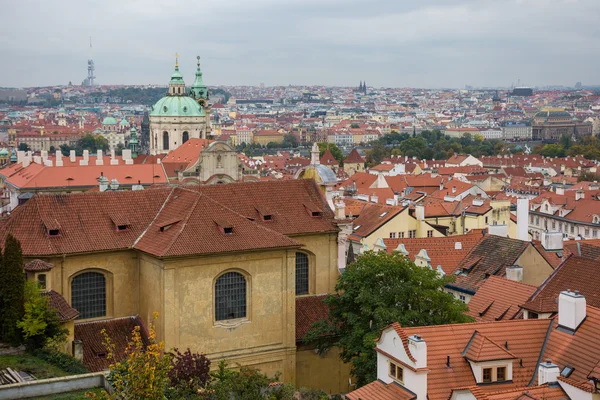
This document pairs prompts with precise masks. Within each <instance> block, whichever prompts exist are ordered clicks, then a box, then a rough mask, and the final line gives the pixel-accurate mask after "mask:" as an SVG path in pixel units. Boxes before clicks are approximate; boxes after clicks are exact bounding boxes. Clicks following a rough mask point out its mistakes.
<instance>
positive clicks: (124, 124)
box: [119, 118, 129, 126]
mask: <svg viewBox="0 0 600 400" xmlns="http://www.w3.org/2000/svg"><path fill="white" fill-rule="evenodd" d="M119 125H121V126H129V122H127V120H126V119H125V118H123V119H122V120H121V122H119Z"/></svg>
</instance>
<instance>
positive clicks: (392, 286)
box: [305, 251, 471, 386]
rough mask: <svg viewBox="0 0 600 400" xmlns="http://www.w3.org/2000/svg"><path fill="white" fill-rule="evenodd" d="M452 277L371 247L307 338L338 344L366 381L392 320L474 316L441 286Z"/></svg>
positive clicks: (429, 321) (419, 322)
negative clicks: (376, 348) (379, 339)
mask: <svg viewBox="0 0 600 400" xmlns="http://www.w3.org/2000/svg"><path fill="white" fill-rule="evenodd" d="M451 281H452V278H449V277H443V276H441V275H439V274H438V272H437V271H435V270H433V269H431V268H425V267H418V266H416V265H415V264H414V263H413V262H412V261H410V260H409V259H408V258H406V257H404V256H403V255H402V254H400V253H398V252H394V253H392V254H388V253H386V252H373V251H368V252H366V253H364V254H362V255H360V256H359V257H358V258H357V260H356V262H354V263H353V264H351V265H349V266H348V267H347V268H346V270H345V271H344V273H343V274H342V275H340V276H339V277H338V281H337V284H336V287H335V289H336V294H335V295H329V296H327V297H326V299H325V302H326V303H327V304H328V306H329V309H330V313H329V317H328V319H327V320H326V321H320V322H318V323H316V324H314V325H313V327H312V329H311V331H310V332H309V333H308V335H307V337H306V339H305V341H306V342H307V343H309V344H311V345H313V346H316V348H317V350H324V349H327V348H329V347H331V346H333V345H337V346H339V348H340V350H341V352H340V357H341V359H342V360H343V361H344V362H351V363H352V374H353V375H354V376H355V377H356V378H357V384H358V385H359V386H362V385H364V384H366V383H368V382H371V381H373V380H374V379H375V378H376V372H377V366H376V355H375V351H373V348H374V346H375V342H374V340H375V339H376V338H377V337H378V336H379V333H380V331H381V329H383V328H384V327H386V326H387V325H389V324H390V323H393V322H399V323H400V324H401V325H402V326H423V325H438V324H448V323H461V322H468V321H470V320H471V319H470V317H468V316H466V314H465V312H466V311H467V306H466V305H465V304H463V303H461V302H460V301H458V300H456V299H455V298H454V296H452V295H451V294H449V293H446V292H444V291H443V288H444V286H445V285H446V284H447V283H449V282H451Z"/></svg>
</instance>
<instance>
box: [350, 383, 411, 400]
mask: <svg viewBox="0 0 600 400" xmlns="http://www.w3.org/2000/svg"><path fill="white" fill-rule="evenodd" d="M416 398H417V396H416V395H415V394H414V393H411V392H409V391H407V390H406V389H405V388H403V387H402V386H400V385H399V384H397V383H395V382H392V383H384V382H382V381H374V382H371V383H369V384H368V385H365V386H363V387H361V388H358V389H356V390H354V391H352V392H350V393H348V394H347V395H346V399H348V400H413V399H416Z"/></svg>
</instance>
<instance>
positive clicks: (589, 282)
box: [521, 256, 600, 313]
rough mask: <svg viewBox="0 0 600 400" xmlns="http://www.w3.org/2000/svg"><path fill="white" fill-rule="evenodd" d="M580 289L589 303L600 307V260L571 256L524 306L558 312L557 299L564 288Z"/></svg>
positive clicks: (545, 311) (542, 311)
mask: <svg viewBox="0 0 600 400" xmlns="http://www.w3.org/2000/svg"><path fill="white" fill-rule="evenodd" d="M567 289H570V290H579V292H580V293H581V294H582V295H584V296H585V300H586V302H587V304H588V305H591V306H594V307H600V262H598V261H596V260H591V259H589V258H584V257H577V256H571V257H569V258H568V259H567V260H566V261H565V262H563V263H562V264H561V265H560V266H559V267H558V268H556V269H555V270H554V272H552V274H551V275H550V276H549V277H548V278H547V279H546V280H545V281H544V283H543V284H542V285H541V286H540V287H539V289H538V290H537V291H536V292H535V293H533V295H532V296H531V298H530V299H529V300H528V301H526V302H523V303H521V304H522V307H523V308H525V309H527V310H531V311H535V312H537V313H555V312H558V304H557V303H556V299H558V295H559V294H560V292H562V291H563V290H567Z"/></svg>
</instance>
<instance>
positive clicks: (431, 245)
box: [383, 232, 483, 274]
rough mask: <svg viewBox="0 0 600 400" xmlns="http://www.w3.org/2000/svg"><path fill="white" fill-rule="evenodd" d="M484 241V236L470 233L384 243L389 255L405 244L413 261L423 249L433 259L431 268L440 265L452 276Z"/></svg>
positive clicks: (390, 240) (392, 240) (394, 240)
mask: <svg viewBox="0 0 600 400" xmlns="http://www.w3.org/2000/svg"><path fill="white" fill-rule="evenodd" d="M482 239H483V236H482V235H481V233H479V232H470V233H468V234H466V235H456V236H448V237H439V238H402V239H383V242H384V243H385V245H386V247H387V252H388V253H392V252H393V251H395V250H396V249H397V248H398V246H399V245H400V244H403V245H404V248H405V249H406V251H408V257H409V258H410V259H411V260H414V258H415V256H416V255H417V254H418V253H419V252H420V251H421V249H425V250H426V251H427V255H428V256H429V258H430V259H431V266H432V267H433V268H436V267H437V266H438V265H439V266H441V267H442V270H443V271H444V272H445V273H446V274H452V273H453V272H454V271H455V269H456V266H457V265H458V264H459V263H460V262H461V261H462V260H463V259H464V258H465V257H466V256H467V254H469V252H470V251H471V249H472V248H473V247H474V246H475V245H476V244H477V243H479V241H481V240H482ZM457 243H460V247H462V248H461V249H456V247H457Z"/></svg>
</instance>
